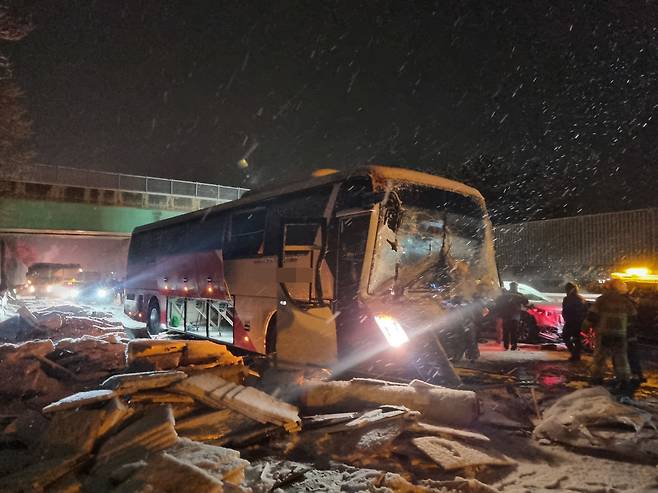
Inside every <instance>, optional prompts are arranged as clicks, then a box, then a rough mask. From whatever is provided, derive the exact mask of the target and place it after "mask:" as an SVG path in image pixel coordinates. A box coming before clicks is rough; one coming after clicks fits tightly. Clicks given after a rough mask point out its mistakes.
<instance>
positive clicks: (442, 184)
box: [134, 165, 484, 232]
mask: <svg viewBox="0 0 658 493" xmlns="http://www.w3.org/2000/svg"><path fill="white" fill-rule="evenodd" d="M354 176H370V177H371V178H372V180H373V184H374V186H375V187H377V186H378V185H379V186H382V187H383V186H384V185H385V184H386V182H387V181H388V180H394V181H405V182H410V183H416V184H419V185H429V186H432V187H436V188H441V189H443V190H448V191H451V192H455V193H458V194H460V195H465V196H469V197H474V198H476V199H477V200H478V201H480V202H484V199H483V197H482V195H481V194H480V192H478V191H477V190H476V189H475V188H473V187H470V186H468V185H465V184H463V183H460V182H458V181H454V180H449V179H448V178H443V177H440V176H435V175H430V174H429V173H422V172H420V171H414V170H410V169H406V168H394V167H390V166H378V165H367V166H361V167H359V168H357V169H354V170H351V171H336V172H332V173H328V174H323V175H322V176H312V177H310V178H308V179H304V180H299V181H295V182H292V183H288V184H284V185H279V186H273V187H268V188H262V189H256V190H251V191H249V192H247V193H245V194H244V195H243V197H242V198H240V199H238V200H233V201H231V202H226V203H224V204H219V205H215V206H212V207H207V208H205V209H200V210H198V211H193V212H189V213H187V214H181V215H180V216H176V217H172V218H169V219H164V220H162V221H158V222H155V223H151V224H145V225H143V226H139V227H137V228H135V231H134V232H141V231H148V230H150V229H158V228H161V227H166V226H171V225H174V224H178V223H181V222H185V221H188V220H190V219H192V218H195V217H199V216H204V215H206V214H208V213H209V212H215V211H217V212H219V211H223V210H229V209H233V208H236V207H242V206H245V205H249V204H252V203H256V202H260V201H262V200H266V199H270V198H273V197H277V196H279V195H286V194H289V193H295V192H298V191H302V190H308V189H311V188H315V187H318V186H321V185H327V184H329V183H335V182H339V181H343V180H345V179H347V178H351V177H354Z"/></svg>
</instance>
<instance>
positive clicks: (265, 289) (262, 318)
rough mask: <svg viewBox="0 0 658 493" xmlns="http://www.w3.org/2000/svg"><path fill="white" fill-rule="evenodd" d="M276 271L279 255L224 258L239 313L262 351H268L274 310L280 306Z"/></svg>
mask: <svg viewBox="0 0 658 493" xmlns="http://www.w3.org/2000/svg"><path fill="white" fill-rule="evenodd" d="M276 272H277V258H276V257H254V258H243V259H234V260H225V261H224V276H225V278H226V284H227V285H228V290H229V293H230V294H231V295H232V296H233V297H234V298H235V312H236V317H237V318H239V319H240V321H241V323H242V325H243V327H244V329H245V331H247V334H248V335H249V337H250V338H251V342H252V343H253V345H254V346H255V347H256V349H257V350H258V352H260V353H264V352H265V332H266V330H267V322H268V320H269V317H270V314H271V313H272V312H273V311H275V310H276V309H277V291H276ZM236 336H237V334H236Z"/></svg>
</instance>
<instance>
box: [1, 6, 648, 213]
mask: <svg viewBox="0 0 658 493" xmlns="http://www.w3.org/2000/svg"><path fill="white" fill-rule="evenodd" d="M25 8H28V9H29V11H30V13H31V15H32V17H33V21H34V25H35V30H34V31H33V32H32V33H31V34H30V35H29V36H27V37H26V38H25V39H23V40H22V41H20V42H18V43H13V44H8V45H6V46H3V51H5V52H6V53H7V54H9V55H10V57H11V60H12V62H13V64H14V68H15V76H16V79H17V81H18V83H19V84H20V86H21V87H22V89H23V90H24V92H25V101H26V105H27V107H28V110H29V112H30V117H31V118H32V120H33V132H34V137H33V139H34V145H35V148H36V151H37V152H38V157H37V160H38V161H39V162H43V163H47V164H59V165H64V166H73V167H82V168H93V169H100V170H108V171H120V172H126V173H134V174H148V175H152V176H163V177H171V178H180V179H190V180H198V181H206V182H213V183H221V184H224V185H241V186H246V187H259V186H265V185H268V184H270V183H272V182H274V181H281V180H289V179H293V178H301V177H304V176H307V175H309V174H310V172H311V171H312V170H313V169H316V168H323V167H331V168H339V169H348V168H350V167H354V166H357V165H359V164H363V163H369V162H374V163H380V164H390V165H398V166H406V167H412V168H416V169H420V170H423V171H429V172H432V173H436V174H443V175H448V176H451V177H455V178H457V179H461V180H463V181H467V182H469V183H471V184H474V185H476V186H478V187H479V188H481V190H482V191H483V193H484V194H485V196H486V197H487V199H488V200H489V203H490V206H491V207H492V209H493V213H494V217H495V218H496V220H498V221H499V222H506V221H513V220H519V219H525V218H542V217H553V216H560V215H570V214H577V213H580V212H598V211H606V210H619V209H628V208H638V207H646V206H652V205H658V194H657V193H656V192H655V191H654V188H656V183H657V182H658V180H657V179H658V166H657V163H656V158H657V157H658V148H657V137H658V131H657V130H658V128H657V125H656V110H657V108H658V84H657V76H658V53H657V51H658V49H657V46H658V45H657V43H658V41H657V39H658V31H657V29H658V6H657V5H656V4H655V3H654V2H627V1H610V2H574V1H572V0H569V1H556V2H546V1H518V2H483V1H464V2H451V1H440V2H411V1H409V2H390V1H374V0H373V1H365V2H357V1H345V2H342V1H330V0H327V1H320V0H308V1H292V0H272V1H265V0H263V1H219V0H217V1H201V0H198V1H183V0H181V1H164V0H153V1H136V0H125V1H120V0H107V1H88V0H80V1H74V0H71V1H51V0H43V1H39V2H33V3H26V4H25ZM255 144H257V147H256V148H255V149H254V150H253V151H252V152H251V154H250V155H248V157H247V160H248V163H249V166H248V167H247V168H245V169H242V168H240V167H239V166H238V161H239V160H240V159H241V158H243V157H244V156H245V155H246V154H248V153H249V150H250V149H253V146H254V145H255Z"/></svg>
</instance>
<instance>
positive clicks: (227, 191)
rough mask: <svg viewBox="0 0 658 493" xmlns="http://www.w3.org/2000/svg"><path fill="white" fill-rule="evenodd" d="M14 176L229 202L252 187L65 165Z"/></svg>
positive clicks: (32, 169)
mask: <svg viewBox="0 0 658 493" xmlns="http://www.w3.org/2000/svg"><path fill="white" fill-rule="evenodd" d="M10 178H11V179H14V180H16V181H20V182H27V183H43V184H48V185H66V186H72V187H84V188H100V189H103V190H117V191H122V192H141V193H153V194H158V195H176V196H181V197H198V198H202V199H210V200H217V201H218V202H219V201H222V202H226V201H229V200H236V199H239V198H240V197H242V195H243V194H244V193H245V192H246V191H247V190H249V189H248V188H241V187H228V186H224V185H214V184H212V183H202V182H195V181H184V180H170V179H167V178H156V177H152V176H141V175H127V174H124V173H111V172H108V171H94V170H86V169H79V168H69V167H65V166H50V165H46V164H32V165H29V166H25V167H21V169H20V170H19V171H18V172H16V173H15V174H14V176H10Z"/></svg>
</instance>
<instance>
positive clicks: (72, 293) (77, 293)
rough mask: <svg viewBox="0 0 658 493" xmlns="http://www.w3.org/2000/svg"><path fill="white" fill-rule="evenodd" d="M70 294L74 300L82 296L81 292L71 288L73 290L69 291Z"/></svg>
mask: <svg viewBox="0 0 658 493" xmlns="http://www.w3.org/2000/svg"><path fill="white" fill-rule="evenodd" d="M69 294H70V295H71V296H72V297H73V298H77V297H78V295H79V294H80V290H79V289H78V288H71V290H70V291H69Z"/></svg>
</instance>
